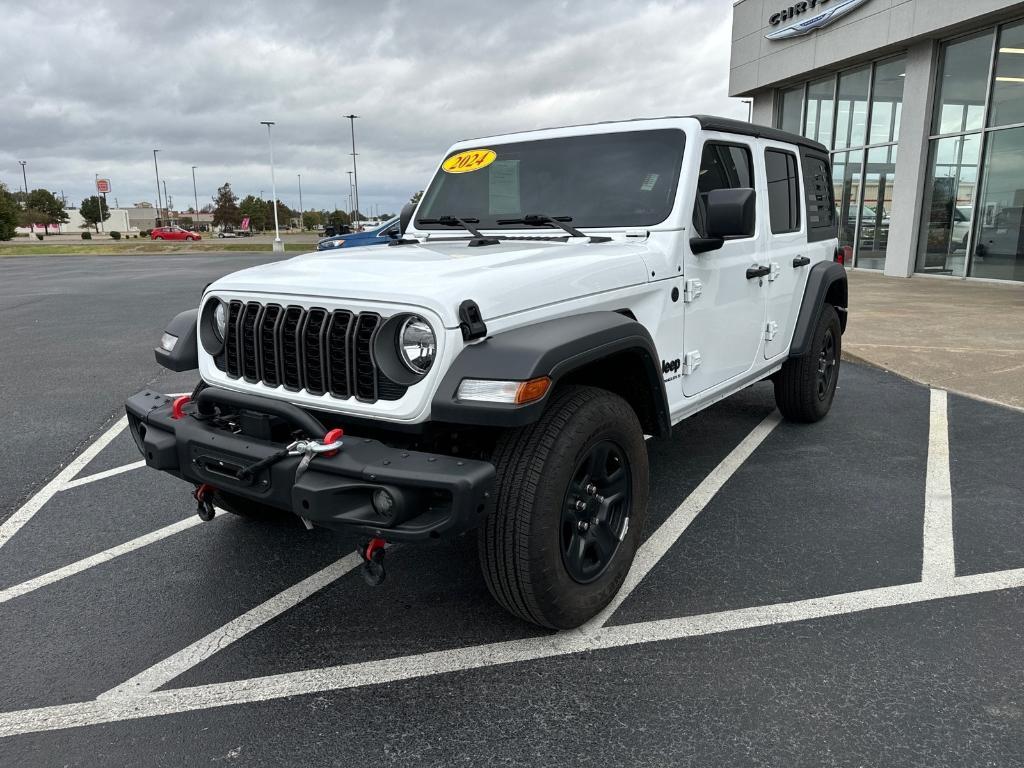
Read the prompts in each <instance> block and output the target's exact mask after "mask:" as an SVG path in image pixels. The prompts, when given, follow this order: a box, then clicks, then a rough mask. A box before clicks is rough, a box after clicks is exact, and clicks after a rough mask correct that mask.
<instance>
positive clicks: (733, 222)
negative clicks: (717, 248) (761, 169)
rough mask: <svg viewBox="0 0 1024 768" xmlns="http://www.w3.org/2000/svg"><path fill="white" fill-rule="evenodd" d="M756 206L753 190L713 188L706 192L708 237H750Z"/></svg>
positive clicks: (752, 230) (755, 196) (752, 231)
mask: <svg viewBox="0 0 1024 768" xmlns="http://www.w3.org/2000/svg"><path fill="white" fill-rule="evenodd" d="M756 208H757V195H756V194H755V193H754V190H752V189H749V188H744V189H714V190H712V191H711V192H709V193H708V235H709V236H710V237H721V238H727V237H752V236H753V234H754V218H755V210H756Z"/></svg>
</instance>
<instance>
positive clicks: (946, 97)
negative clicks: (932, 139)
mask: <svg viewBox="0 0 1024 768" xmlns="http://www.w3.org/2000/svg"><path fill="white" fill-rule="evenodd" d="M992 34H993V33H992V32H986V33H985V34H982V35H978V36H977V37H972V38H968V39H967V40H961V41H958V42H955V43H950V44H949V45H947V46H946V48H945V50H944V51H943V56H942V69H941V71H940V73H939V75H940V77H939V93H938V97H937V98H936V100H935V115H934V117H933V121H932V133H934V134H940V133H957V132H959V131H974V130H978V129H979V128H981V127H982V125H983V124H984V122H985V95H986V93H987V91H988V88H987V85H988V72H989V64H990V63H991V60H992Z"/></svg>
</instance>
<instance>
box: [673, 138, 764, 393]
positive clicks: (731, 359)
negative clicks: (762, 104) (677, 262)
mask: <svg viewBox="0 0 1024 768" xmlns="http://www.w3.org/2000/svg"><path fill="white" fill-rule="evenodd" d="M712 136H713V135H709V136H708V138H706V140H705V142H704V145H703V148H702V150H701V164H700V173H699V176H698V179H697V189H696V194H695V202H694V210H693V236H695V237H706V236H707V231H706V226H705V210H706V204H707V196H708V193H709V192H711V191H712V190H715V189H739V188H752V189H757V188H758V187H759V186H760V184H759V182H758V181H757V179H756V177H755V173H756V171H755V164H754V159H755V155H754V152H755V151H756V150H755V147H756V144H755V143H754V142H753V141H744V137H740V136H731V135H730V136H728V137H725V136H723V137H722V138H721V139H718V138H713V137H712ZM757 209H758V215H757V223H756V225H755V229H754V235H753V236H752V237H739V238H730V239H728V240H726V241H725V243H724V244H723V245H722V247H721V248H720V249H718V250H714V251H708V252H706V253H699V254H694V253H693V252H692V251H690V250H689V248H687V252H686V256H685V261H684V266H683V276H684V278H685V280H684V286H685V288H686V290H685V291H684V295H683V300H684V302H685V310H684V317H685V322H684V331H683V349H684V353H683V354H684V356H683V360H682V367H683V372H684V374H685V375H684V376H683V394H685V395H686V396H687V397H690V396H693V395H696V394H699V393H700V392H703V391H704V390H706V389H709V388H711V387H713V386H715V385H717V384H721V383H722V382H724V381H728V380H729V379H732V378H734V377H736V376H739V375H741V374H744V373H746V372H747V371H749V370H750V369H751V368H752V367H753V365H754V362H755V360H758V359H759V350H760V343H761V335H762V329H763V327H764V311H765V300H764V291H763V289H762V287H761V282H762V280H760V279H757V278H754V279H748V278H747V269H748V268H751V267H756V266H757V262H758V243H759V241H760V238H761V233H762V231H763V229H764V222H763V218H764V217H763V216H762V215H761V214H762V210H763V206H762V205H761V203H760V202H758V206H757ZM698 293H699V295H698Z"/></svg>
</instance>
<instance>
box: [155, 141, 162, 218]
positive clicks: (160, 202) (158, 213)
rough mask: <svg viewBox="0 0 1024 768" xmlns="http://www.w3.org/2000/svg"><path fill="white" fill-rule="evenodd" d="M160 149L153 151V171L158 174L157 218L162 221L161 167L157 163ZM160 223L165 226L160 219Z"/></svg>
mask: <svg viewBox="0 0 1024 768" xmlns="http://www.w3.org/2000/svg"><path fill="white" fill-rule="evenodd" d="M159 151H160V150H159V149H154V150H153V170H154V172H155V173H156V217H157V219H160V208H161V207H162V203H163V200H161V199H160V166H159V165H157V163H156V153H157V152H159ZM160 223H161V224H163V223H164V222H163V220H162V219H160Z"/></svg>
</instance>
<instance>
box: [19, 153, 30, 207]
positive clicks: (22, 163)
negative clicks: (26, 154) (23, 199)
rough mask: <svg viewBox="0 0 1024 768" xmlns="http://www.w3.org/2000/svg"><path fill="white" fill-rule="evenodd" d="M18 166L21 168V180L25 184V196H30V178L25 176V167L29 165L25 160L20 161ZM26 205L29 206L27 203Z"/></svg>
mask: <svg viewBox="0 0 1024 768" xmlns="http://www.w3.org/2000/svg"><path fill="white" fill-rule="evenodd" d="M18 165H20V166H21V180H22V181H23V182H25V195H26V196H27V195H28V176H26V175H25V166H26V165H27V163H26V161H24V160H19V161H18ZM26 205H27V203H26Z"/></svg>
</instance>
